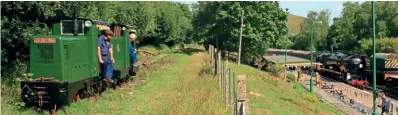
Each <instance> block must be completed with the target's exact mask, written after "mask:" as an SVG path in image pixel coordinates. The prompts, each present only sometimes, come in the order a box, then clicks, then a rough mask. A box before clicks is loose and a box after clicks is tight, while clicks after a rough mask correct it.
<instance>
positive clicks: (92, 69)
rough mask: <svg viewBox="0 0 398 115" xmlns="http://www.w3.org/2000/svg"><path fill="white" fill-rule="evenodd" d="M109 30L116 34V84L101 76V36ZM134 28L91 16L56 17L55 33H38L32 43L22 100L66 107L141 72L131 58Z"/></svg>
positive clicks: (114, 75)
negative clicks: (98, 52) (131, 36)
mask: <svg viewBox="0 0 398 115" xmlns="http://www.w3.org/2000/svg"><path fill="white" fill-rule="evenodd" d="M105 29H110V30H111V31H113V33H114V35H113V38H112V39H111V41H110V42H111V44H112V48H113V55H114V59H115V63H114V64H113V67H114V72H113V73H114V74H113V77H112V79H113V80H114V81H115V83H114V84H107V83H106V82H104V81H103V78H102V77H101V76H100V72H101V66H100V64H99V61H98V57H97V47H98V37H99V36H100V35H101V34H102V32H103V31H104V30H105ZM131 29H133V27H132V26H128V25H119V24H110V23H107V22H104V21H97V20H90V19H70V20H56V21H55V22H54V23H53V25H52V33H51V35H35V36H34V37H33V38H32V40H31V42H30V57H29V67H28V73H26V74H24V75H25V76H27V77H28V78H29V79H27V80H24V81H22V82H21V98H22V100H23V101H24V102H25V104H26V105H32V106H37V105H38V106H43V107H44V106H57V105H58V106H62V105H67V104H69V103H71V102H73V101H77V100H79V99H80V98H86V97H90V96H93V95H96V94H98V93H101V92H103V91H104V90H105V89H106V88H107V87H110V86H116V85H119V84H120V83H122V82H125V81H127V80H128V79H130V78H131V77H132V76H134V75H135V72H137V70H136V69H137V68H134V71H132V70H133V68H132V67H131V64H130V60H129V42H130V41H129V31H130V30H131Z"/></svg>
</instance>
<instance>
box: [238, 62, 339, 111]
mask: <svg viewBox="0 0 398 115" xmlns="http://www.w3.org/2000/svg"><path fill="white" fill-rule="evenodd" d="M230 67H231V69H232V71H234V72H236V74H245V75H246V79H247V80H246V84H247V93H248V94H247V95H248V98H249V103H250V104H249V108H250V110H249V111H250V112H251V114H257V115H262V114H267V115H334V114H342V113H340V112H339V111H337V110H336V109H335V108H333V107H332V106H331V105H329V104H327V103H324V102H321V101H319V99H318V97H317V96H316V95H315V94H310V93H308V91H306V90H305V89H304V88H303V87H302V86H301V85H300V84H299V83H288V82H285V81H284V80H282V79H281V78H280V77H276V76H275V75H273V74H271V73H268V72H263V71H260V70H258V69H255V68H253V67H250V66H247V65H242V66H240V67H238V66H237V64H236V63H230Z"/></svg>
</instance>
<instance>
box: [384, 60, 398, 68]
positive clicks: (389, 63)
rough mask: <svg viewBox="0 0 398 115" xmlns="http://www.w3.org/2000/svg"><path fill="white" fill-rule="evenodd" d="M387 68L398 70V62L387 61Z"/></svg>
mask: <svg viewBox="0 0 398 115" xmlns="http://www.w3.org/2000/svg"><path fill="white" fill-rule="evenodd" d="M384 67H385V68H398V60H386V62H385V66H384Z"/></svg>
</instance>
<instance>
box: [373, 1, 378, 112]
mask: <svg viewBox="0 0 398 115" xmlns="http://www.w3.org/2000/svg"><path fill="white" fill-rule="evenodd" d="M374 7H375V2H374V1H372V26H373V27H372V45H373V48H372V54H373V57H372V58H373V59H372V60H373V65H372V68H373V69H372V72H373V113H372V114H373V115H377V112H376V109H377V108H376V99H377V92H376V36H375V34H376V27H375V10H374Z"/></svg>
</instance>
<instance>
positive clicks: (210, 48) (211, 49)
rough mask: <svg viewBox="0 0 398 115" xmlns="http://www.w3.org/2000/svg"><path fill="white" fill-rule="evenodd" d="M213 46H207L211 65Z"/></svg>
mask: <svg viewBox="0 0 398 115" xmlns="http://www.w3.org/2000/svg"><path fill="white" fill-rule="evenodd" d="M213 51H214V50H213V45H209V54H210V62H211V63H213Z"/></svg>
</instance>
